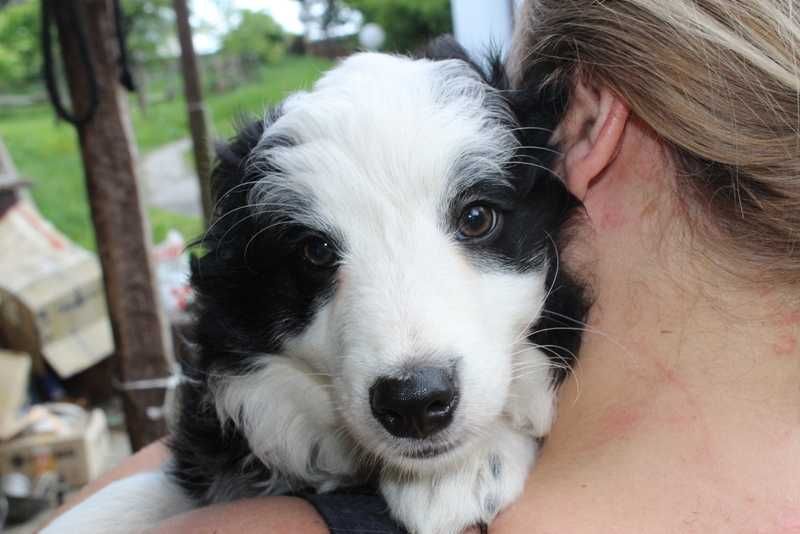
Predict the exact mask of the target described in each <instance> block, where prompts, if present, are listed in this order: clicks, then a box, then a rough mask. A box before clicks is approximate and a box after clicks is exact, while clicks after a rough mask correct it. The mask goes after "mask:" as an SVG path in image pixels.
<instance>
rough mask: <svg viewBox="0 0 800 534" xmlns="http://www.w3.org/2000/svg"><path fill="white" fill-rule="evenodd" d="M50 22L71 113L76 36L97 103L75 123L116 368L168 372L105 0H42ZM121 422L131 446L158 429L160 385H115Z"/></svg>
mask: <svg viewBox="0 0 800 534" xmlns="http://www.w3.org/2000/svg"><path fill="white" fill-rule="evenodd" d="M50 6H51V9H52V10H53V15H54V19H55V22H56V25H57V27H58V34H59V41H60V43H61V51H62V55H63V59H64V68H65V71H66V76H67V83H68V86H69V90H70V96H71V100H72V108H73V111H74V113H75V114H76V115H81V114H83V113H84V111H85V110H87V109H88V108H89V102H90V90H89V87H90V84H91V80H88V79H87V74H86V72H87V71H86V69H85V65H84V64H83V60H82V57H81V54H80V47H79V39H80V32H78V27H79V26H78V25H79V24H83V25H84V27H85V32H84V35H85V36H86V39H87V44H88V47H89V50H90V55H91V61H92V64H93V66H94V72H95V75H96V78H97V87H98V89H99V91H98V95H99V106H98V107H97V110H96V113H95V114H94V116H93V117H92V118H91V120H89V121H88V122H86V123H84V124H82V125H80V126H79V127H78V137H79V139H80V145H81V156H82V158H83V168H84V174H85V177H86V188H87V191H88V197H89V204H90V206H91V212H92V222H93V223H94V229H95V236H96V238H97V249H98V252H99V254H100V262H101V264H102V267H103V277H104V283H105V290H106V300H107V302H108V311H109V316H110V318H111V325H112V330H113V333H114V343H115V345H116V355H115V357H116V364H117V365H116V367H117V374H118V377H119V381H120V383H121V384H122V385H123V386H124V385H125V384H128V385H131V384H133V385H135V384H136V383H137V382H138V383H139V386H146V385H147V383H144V382H141V381H144V380H154V379H161V378H164V377H166V376H167V374H168V373H169V366H168V364H167V362H168V357H169V354H170V351H171V344H170V338H169V337H168V335H167V329H166V323H165V321H164V316H163V312H162V311H161V306H160V303H159V301H158V295H157V293H156V287H155V283H154V276H153V267H152V264H151V261H150V228H149V224H148V222H147V218H146V217H145V214H144V207H143V205H142V198H141V195H140V191H139V180H138V178H137V175H136V147H135V144H134V140H133V136H132V129H131V122H130V117H129V114H128V100H127V95H125V94H124V93H123V91H122V88H121V86H120V84H119V65H118V58H119V53H118V48H117V41H116V40H115V34H116V33H115V32H116V28H115V26H114V16H113V15H114V12H113V6H112V2H111V0H80V1H63V0H57V1H52V2H50ZM121 393H122V397H123V403H124V409H125V422H126V425H127V428H128V432H129V435H130V439H131V445H132V447H133V449H134V450H137V449H139V448H141V447H143V446H144V445H146V444H148V443H150V442H152V441H154V440H156V439H158V438H160V437H162V436H164V435H165V434H166V424H165V421H164V419H163V418H156V419H154V418H152V417H148V409H150V413H151V414H152V413H154V410H152V408H160V407H161V406H162V404H163V402H164V393H165V390H164V389H163V388H148V387H144V388H133V387H123V388H121Z"/></svg>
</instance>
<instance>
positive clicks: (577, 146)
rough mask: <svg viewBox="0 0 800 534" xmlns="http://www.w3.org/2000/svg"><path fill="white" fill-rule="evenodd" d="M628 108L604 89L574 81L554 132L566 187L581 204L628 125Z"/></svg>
mask: <svg viewBox="0 0 800 534" xmlns="http://www.w3.org/2000/svg"><path fill="white" fill-rule="evenodd" d="M629 115H630V111H629V109H628V106H627V105H626V104H625V103H624V102H623V101H622V100H621V99H620V98H619V97H618V96H617V95H615V94H614V93H613V92H611V91H610V90H609V89H607V88H604V87H592V86H590V85H587V84H586V83H584V82H582V81H578V82H577V83H576V84H575V87H574V89H573V92H572V95H571V98H570V103H569V107H568V109H567V112H566V114H565V116H564V119H563V120H562V122H561V124H560V125H559V127H558V129H557V130H556V135H555V141H556V142H557V143H558V144H559V145H560V148H561V151H562V153H563V159H562V163H563V169H564V173H565V176H564V179H565V180H566V185H567V188H568V189H569V190H570V191H571V192H572V194H573V195H575V196H576V197H577V198H578V199H580V200H581V201H584V200H585V198H586V195H587V193H588V192H589V189H590V188H591V186H592V184H593V182H594V181H595V180H596V179H597V178H599V177H600V176H601V175H602V173H603V171H604V170H605V169H606V168H607V167H608V166H609V165H610V164H611V162H612V161H614V157H615V156H616V154H617V152H618V149H619V147H620V145H621V143H622V136H623V133H624V132H625V127H626V125H627V123H628V117H629Z"/></svg>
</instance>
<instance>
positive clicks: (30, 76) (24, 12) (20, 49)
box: [0, 0, 41, 91]
mask: <svg viewBox="0 0 800 534" xmlns="http://www.w3.org/2000/svg"><path fill="white" fill-rule="evenodd" d="M39 24H40V22H39V3H38V2H35V1H30V0H29V1H26V2H19V3H12V4H10V5H8V6H6V7H5V8H3V9H2V10H0V91H18V90H20V89H24V88H27V87H28V86H30V85H31V84H32V83H34V82H35V81H36V80H37V78H38V77H39V72H40V71H41V51H40V50H39Z"/></svg>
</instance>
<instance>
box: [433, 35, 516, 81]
mask: <svg viewBox="0 0 800 534" xmlns="http://www.w3.org/2000/svg"><path fill="white" fill-rule="evenodd" d="M417 55H418V56H419V57H420V58H424V59H431V60H434V61H443V60H446V59H460V60H461V61H463V62H464V63H466V64H467V65H469V66H470V67H472V68H473V69H474V70H475V72H477V73H478V74H480V76H481V78H483V79H484V80H485V81H486V83H487V84H489V85H490V86H492V87H494V88H495V89H500V90H501V91H505V90H507V89H508V85H509V83H508V76H507V74H506V69H505V64H504V62H503V54H502V52H501V50H500V49H499V48H498V47H490V51H489V53H488V54H487V56H486V57H485V58H484V62H483V64H482V65H481V64H479V63H478V62H477V61H476V60H475V58H473V57H472V56H470V55H469V52H467V51H466V49H465V48H464V47H463V46H461V44H460V43H459V42H458V41H457V40H456V39H455V37H453V36H452V35H443V36H441V37H437V38H436V39H434V40H433V41H431V42H430V43H428V45H427V46H425V47H424V48H422V49H421V50H420V51H419V53H418V54H417Z"/></svg>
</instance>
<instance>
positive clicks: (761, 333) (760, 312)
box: [537, 255, 800, 524]
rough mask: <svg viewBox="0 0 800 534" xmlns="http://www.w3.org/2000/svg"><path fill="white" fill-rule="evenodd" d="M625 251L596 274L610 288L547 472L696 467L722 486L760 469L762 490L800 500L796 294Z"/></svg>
mask: <svg viewBox="0 0 800 534" xmlns="http://www.w3.org/2000/svg"><path fill="white" fill-rule="evenodd" d="M618 257H619V259H618V260H613V262H614V263H616V264H615V265H605V266H600V267H599V268H598V270H597V271H596V272H595V276H596V279H595V280H594V283H593V284H592V285H593V286H594V287H595V288H602V291H599V292H597V293H595V295H594V296H595V299H596V300H595V304H594V306H593V308H592V311H591V314H590V318H589V321H588V327H587V330H586V333H585V335H584V344H583V347H582V350H581V354H580V358H579V360H578V364H577V366H576V368H575V373H574V375H573V377H572V378H570V379H569V380H568V381H567V382H566V383H565V384H564V386H563V387H562V389H561V392H560V401H559V402H560V404H559V415H558V420H557V422H556V424H555V426H554V429H553V432H552V434H551V436H550V437H549V438H548V441H547V443H546V444H545V447H544V449H543V454H542V459H541V464H542V469H543V474H542V476H543V477H547V469H548V468H547V465H548V464H549V466H550V467H555V469H556V470H555V471H552V472H550V475H552V476H554V477H559V476H562V475H563V473H564V471H563V468H564V466H565V465H569V466H571V468H575V471H574V472H575V473H582V475H580V476H583V475H584V474H585V475H586V476H587V477H588V478H591V475H590V474H587V473H591V472H592V470H596V469H601V470H602V469H606V470H607V471H606V472H609V471H612V470H617V471H616V473H617V476H621V477H623V479H624V478H625V477H626V476H627V477H630V476H640V477H643V478H642V483H643V484H644V485H647V483H648V482H647V480H648V477H650V480H652V481H653V482H655V483H658V482H656V481H661V482H662V483H663V482H666V479H668V478H670V477H673V476H675V477H685V476H686V473H691V474H692V477H694V476H695V475H696V476H698V477H700V478H703V479H704V480H703V482H702V483H703V484H707V485H709V486H715V487H716V489H717V491H725V490H726V486H727V489H728V490H729V491H732V490H733V488H736V489H737V490H738V489H739V488H742V487H744V486H746V481H748V480H749V479H750V480H751V482H752V484H751V490H752V491H753V495H757V494H759V493H758V492H759V491H760V490H761V489H763V488H760V484H767V483H769V484H772V486H771V487H772V488H777V491H778V495H779V496H781V495H782V496H783V497H781V498H785V499H788V501H787V502H790V503H793V504H792V506H797V505H798V504H800V482H798V477H797V473H800V298H797V293H795V296H794V298H789V297H788V296H787V294H788V291H787V292H781V291H779V290H777V289H776V290H773V291H766V290H758V289H753V290H747V289H742V288H741V287H739V288H737V289H733V288H732V287H731V288H730V289H728V288H721V287H713V286H714V284H712V283H709V282H708V281H706V282H702V283H701V282H699V281H697V279H696V278H695V275H696V273H692V272H690V271H686V272H680V270H673V272H671V273H665V272H663V271H660V272H659V270H658V269H657V268H656V266H655V265H644V264H641V263H640V264H639V265H634V262H633V261H632V260H631V257H630V255H629V256H624V255H619V256H618ZM645 273H650V274H645ZM652 273H658V274H657V275H652ZM646 276H650V277H651V278H649V279H648V278H646ZM712 278H713V277H712ZM706 280H709V278H708V277H706ZM709 295H714V297H713V298H712V297H710V296H709ZM559 466H560V467H559ZM765 466H768V467H765ZM626 470H627V474H626ZM537 473H538V471H537ZM751 477H752V479H751ZM693 480H694V478H693ZM695 482H697V480H695ZM622 484H623V485H624V482H622ZM789 485H790V486H791V487H792V489H791V490H789V487H788V486H789ZM626 487H627V486H626ZM665 487H666V485H665ZM754 487H759V489H757V490H753V488H754ZM749 498H751V497H748V499H749ZM752 498H753V499H755V498H756V497H752ZM775 498H776V495H771V497H770V499H775ZM771 504H776V505H778V504H779V503H771ZM787 506H789V505H788V504H787ZM798 512H800V510H798ZM798 521H800V515H798ZM799 524H800V523H799Z"/></svg>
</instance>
